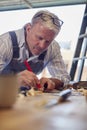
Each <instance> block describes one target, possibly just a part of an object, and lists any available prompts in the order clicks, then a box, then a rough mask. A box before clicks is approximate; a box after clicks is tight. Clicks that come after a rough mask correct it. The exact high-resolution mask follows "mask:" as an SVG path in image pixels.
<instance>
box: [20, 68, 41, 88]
mask: <svg viewBox="0 0 87 130" xmlns="http://www.w3.org/2000/svg"><path fill="white" fill-rule="evenodd" d="M18 82H19V87H20V86H25V87H28V86H30V87H34V88H36V87H37V84H39V79H38V78H37V76H36V75H35V74H34V73H33V72H30V71H28V70H24V71H21V72H20V73H18Z"/></svg>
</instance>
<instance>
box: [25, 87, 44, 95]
mask: <svg viewBox="0 0 87 130" xmlns="http://www.w3.org/2000/svg"><path fill="white" fill-rule="evenodd" d="M39 94H42V91H36V90H34V88H33V87H32V88H31V89H30V90H29V91H27V93H26V96H36V95H39Z"/></svg>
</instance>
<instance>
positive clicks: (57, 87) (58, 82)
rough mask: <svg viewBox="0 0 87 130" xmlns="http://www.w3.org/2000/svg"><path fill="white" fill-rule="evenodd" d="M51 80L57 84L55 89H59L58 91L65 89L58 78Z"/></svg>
mask: <svg viewBox="0 0 87 130" xmlns="http://www.w3.org/2000/svg"><path fill="white" fill-rule="evenodd" d="M50 80H52V81H53V82H54V83H55V89H57V90H62V89H63V85H64V83H63V82H62V81H61V80H59V79H57V78H50Z"/></svg>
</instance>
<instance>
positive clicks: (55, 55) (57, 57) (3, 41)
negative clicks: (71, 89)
mask: <svg viewBox="0 0 87 130" xmlns="http://www.w3.org/2000/svg"><path fill="white" fill-rule="evenodd" d="M15 33H16V35H17V41H18V46H19V57H18V58H17V59H16V60H17V61H18V62H20V63H22V62H24V61H25V60H26V59H29V57H30V56H29V50H28V48H27V45H26V43H25V33H24V28H22V29H19V30H16V31H15ZM12 58H13V46H12V41H11V37H10V35H9V33H8V32H7V33H5V34H2V35H0V73H1V72H2V71H3V70H4V68H5V67H6V66H7V65H9V63H10V62H11V60H12ZM37 60H38V59H35V61H33V63H36V64H37ZM40 62H41V61H40ZM42 63H43V68H45V67H47V68H48V71H49V73H50V75H51V77H53V78H58V79H60V80H62V81H63V82H64V83H65V84H68V83H69V81H70V76H69V74H68V73H67V71H66V66H65V64H64V61H63V59H62V56H61V52H60V47H59V45H58V43H57V42H56V41H53V42H52V43H51V44H50V46H49V47H48V50H47V53H46V55H45V58H44V60H43V61H42ZM38 65H39V64H38ZM41 67H42V65H41V66H39V69H40V68H41ZM34 69H35V67H34ZM37 70H38V69H37ZM36 74H37V73H36Z"/></svg>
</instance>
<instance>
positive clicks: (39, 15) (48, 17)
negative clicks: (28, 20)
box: [34, 13, 64, 28]
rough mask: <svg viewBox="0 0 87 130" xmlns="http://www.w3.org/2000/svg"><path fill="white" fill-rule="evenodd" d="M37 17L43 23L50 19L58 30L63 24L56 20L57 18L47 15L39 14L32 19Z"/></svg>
mask: <svg viewBox="0 0 87 130" xmlns="http://www.w3.org/2000/svg"><path fill="white" fill-rule="evenodd" d="M38 17H40V18H41V19H42V20H43V21H48V20H50V19H51V20H52V22H53V24H54V25H56V26H58V27H59V28H60V27H61V26H62V25H63V23H64V22H63V21H62V20H60V19H58V18H57V17H55V16H51V15H49V14H44V13H40V14H37V15H35V17H34V19H35V18H38Z"/></svg>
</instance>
